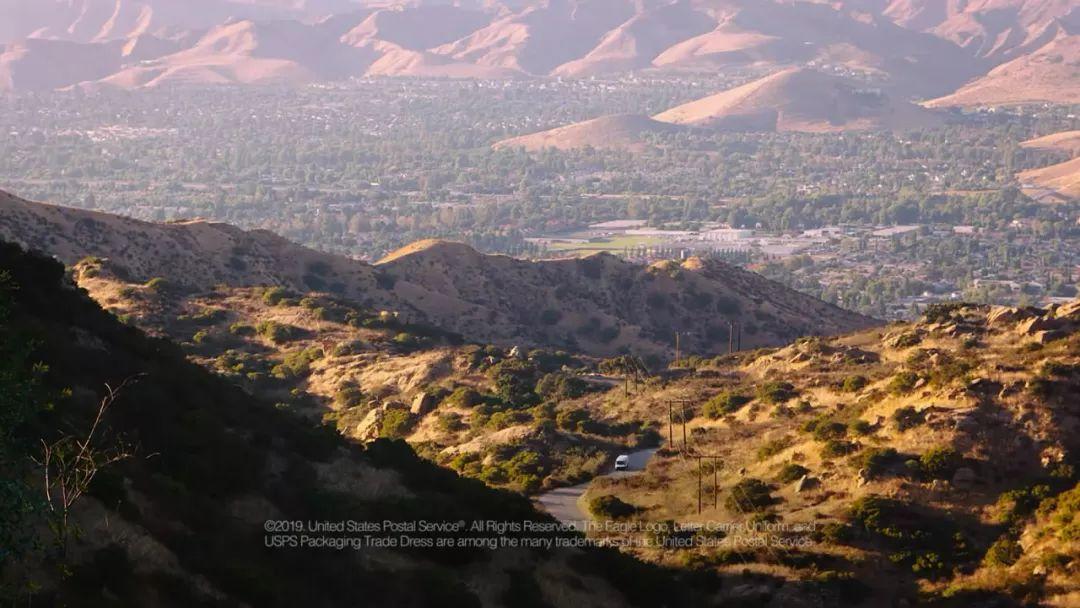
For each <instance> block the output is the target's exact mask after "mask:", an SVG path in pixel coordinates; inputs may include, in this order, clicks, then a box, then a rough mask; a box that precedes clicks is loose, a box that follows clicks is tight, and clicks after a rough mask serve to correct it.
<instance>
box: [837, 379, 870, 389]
mask: <svg viewBox="0 0 1080 608" xmlns="http://www.w3.org/2000/svg"><path fill="white" fill-rule="evenodd" d="M868 384H870V381H869V380H867V379H866V376H848V377H847V378H844V383H843V385H842V386H841V388H842V389H843V391H844V392H845V393H855V392H858V391H860V390H862V389H863V388H865V387H866V385H868Z"/></svg>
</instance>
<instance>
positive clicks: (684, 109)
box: [653, 68, 942, 132]
mask: <svg viewBox="0 0 1080 608" xmlns="http://www.w3.org/2000/svg"><path fill="white" fill-rule="evenodd" d="M653 118H654V119H655V120H658V121H661V122H668V123H673V124H680V125H693V126H701V127H710V128H719V129H730V130H737V131H808V132H829V131H844V130H863V129H894V130H903V129H917V128H923V127H928V126H933V125H937V124H940V123H941V122H942V121H941V119H940V118H939V117H937V116H936V115H934V114H933V113H931V112H929V111H927V110H924V109H922V108H919V107H918V106H916V105H914V104H911V103H907V102H904V101H898V100H895V99H893V98H891V97H890V96H889V95H888V94H886V93H883V92H881V91H877V90H862V89H860V88H859V87H858V86H856V85H855V84H853V83H849V82H846V81H844V80H843V79H840V78H836V77H834V76H830V75H827V74H824V73H822V72H818V71H816V70H812V69H801V68H793V69H789V70H783V71H780V72H777V73H775V74H772V75H771V76H766V77H765V78H762V79H760V80H756V81H754V82H751V83H749V84H745V85H742V86H740V87H736V88H734V89H731V90H728V91H724V92H722V93H717V94H715V95H711V96H709V97H705V98H703V99H698V100H696V101H691V102H689V103H686V104H683V105H681V106H678V107H675V108H672V109H670V110H667V111H664V112H661V113H660V114H657V115H656V116H654V117H653Z"/></svg>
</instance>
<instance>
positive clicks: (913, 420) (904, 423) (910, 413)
mask: <svg viewBox="0 0 1080 608" xmlns="http://www.w3.org/2000/svg"><path fill="white" fill-rule="evenodd" d="M924 420H925V416H923V414H922V413H921V412H919V411H917V410H916V409H915V408H914V407H911V406H910V405H909V406H907V407H902V408H900V409H898V410H896V411H895V412H893V413H892V421H893V424H895V425H896V430H898V431H901V432H903V431H906V430H908V429H910V428H914V427H916V426H919V425H920V424H922V423H923V422H924Z"/></svg>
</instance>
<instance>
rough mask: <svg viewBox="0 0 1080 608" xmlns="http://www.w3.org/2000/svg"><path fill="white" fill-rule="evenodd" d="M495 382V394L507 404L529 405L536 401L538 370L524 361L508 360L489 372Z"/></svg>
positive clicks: (497, 364)
mask: <svg viewBox="0 0 1080 608" xmlns="http://www.w3.org/2000/svg"><path fill="white" fill-rule="evenodd" d="M488 373H489V375H490V376H491V378H492V380H494V382H495V394H496V395H498V396H499V397H500V398H502V399H503V400H504V401H506V402H507V403H512V404H515V405H529V404H531V403H533V402H534V401H535V399H536V394H535V393H534V392H533V388H534V387H535V386H536V381H537V377H536V375H537V374H536V368H535V367H533V366H532V365H530V364H529V363H526V362H524V361H516V360H512V359H508V360H506V361H500V362H499V363H496V364H495V365H494V366H492V368H491V370H490V371H489V372H488Z"/></svg>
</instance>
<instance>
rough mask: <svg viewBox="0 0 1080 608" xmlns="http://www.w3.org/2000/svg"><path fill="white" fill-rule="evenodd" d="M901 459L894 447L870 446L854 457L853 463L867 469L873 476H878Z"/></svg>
mask: <svg viewBox="0 0 1080 608" xmlns="http://www.w3.org/2000/svg"><path fill="white" fill-rule="evenodd" d="M898 459H899V454H898V453H897V451H896V450H894V449H893V448H870V449H868V450H865V451H864V452H863V453H861V454H859V455H858V456H856V457H855V458H853V459H852V464H854V465H855V466H856V467H858V468H860V469H866V471H867V472H868V473H869V474H870V475H871V476H872V477H878V476H880V475H882V474H883V473H885V471H886V470H887V469H888V468H889V467H890V466H892V465H893V464H894V463H896V461H897V460H898Z"/></svg>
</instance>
